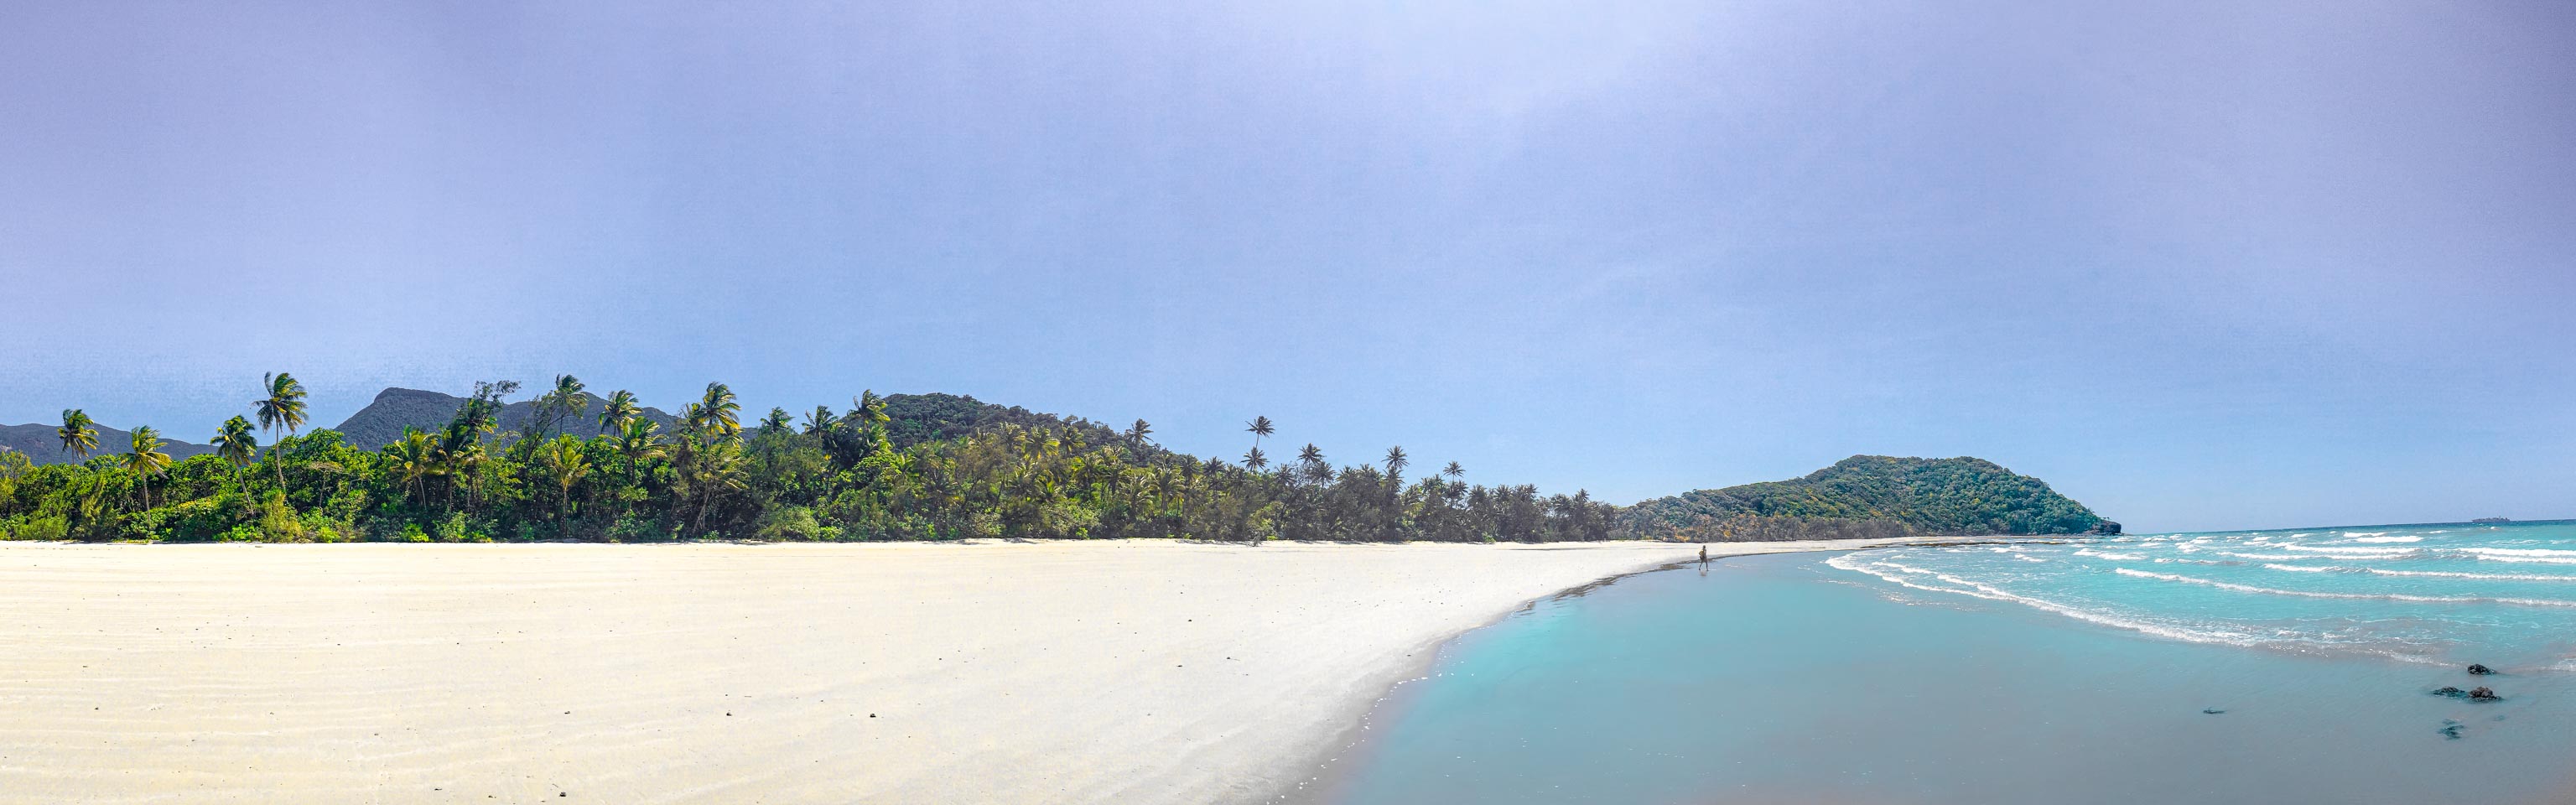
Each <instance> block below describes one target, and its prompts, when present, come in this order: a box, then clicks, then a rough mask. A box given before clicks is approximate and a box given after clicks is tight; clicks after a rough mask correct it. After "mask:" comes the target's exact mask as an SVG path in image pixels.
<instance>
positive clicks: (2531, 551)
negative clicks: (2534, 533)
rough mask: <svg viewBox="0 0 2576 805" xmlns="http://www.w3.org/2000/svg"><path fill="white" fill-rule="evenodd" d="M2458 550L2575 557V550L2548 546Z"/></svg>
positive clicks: (2493, 553) (2509, 554)
mask: <svg viewBox="0 0 2576 805" xmlns="http://www.w3.org/2000/svg"><path fill="white" fill-rule="evenodd" d="M2460 550H2463V551H2467V552H2469V553H2474V554H2480V555H2492V556H2565V557H2569V558H2576V551H2561V550H2552V549H2549V548H2461V549H2460Z"/></svg>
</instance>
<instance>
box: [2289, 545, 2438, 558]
mask: <svg viewBox="0 0 2576 805" xmlns="http://www.w3.org/2000/svg"><path fill="white" fill-rule="evenodd" d="M2273 550H2278V551H2295V552H2301V553H2322V554H2332V555H2336V556H2407V555H2410V554H2413V553H2415V552H2416V551H2419V550H2422V549H2421V548H2358V547H2353V546H2349V545H2282V546H2278V547H2275V548H2273Z"/></svg>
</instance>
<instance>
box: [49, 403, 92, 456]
mask: <svg viewBox="0 0 2576 805" xmlns="http://www.w3.org/2000/svg"><path fill="white" fill-rule="evenodd" d="M54 435H55V436H59V437H62V440H63V452H66V453H75V454H78V455H79V456H80V457H81V459H82V460H84V461H86V460H88V459H89V454H91V453H94V452H97V451H98V423H97V422H93V421H91V420H90V418H89V413H88V412H86V411H82V410H81V409H78V408H67V409H64V410H63V426H62V427H59V428H55V429H54Z"/></svg>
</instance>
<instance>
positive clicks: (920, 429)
mask: <svg viewBox="0 0 2576 805" xmlns="http://www.w3.org/2000/svg"><path fill="white" fill-rule="evenodd" d="M572 398H573V399H575V400H578V401H579V402H578V404H577V405H575V406H573V407H574V409H575V410H580V411H587V412H595V411H598V410H599V409H600V405H601V402H602V401H601V399H600V398H599V397H598V396H597V395H594V394H591V393H589V392H587V391H584V392H576V393H574V394H573V396H572ZM465 399H466V398H464V397H458V396H456V395H453V394H441V393H439V392H435V391H422V390H419V389H406V388H388V389H385V390H384V391H381V392H377V393H376V399H375V402H372V403H368V404H367V407H365V408H361V409H358V412H357V413H355V414H351V415H349V418H348V419H346V420H343V421H341V423H340V424H339V425H337V426H334V427H332V428H331V429H332V430H336V431H339V432H340V438H341V440H342V441H345V442H348V443H349V444H350V445H351V446H354V447H359V448H363V449H368V450H374V449H378V448H381V447H384V446H385V445H389V444H393V443H394V442H396V441H399V440H401V439H402V434H403V429H404V428H419V429H421V430H437V429H439V428H442V427H445V426H446V425H447V421H448V420H449V419H451V418H454V417H455V416H456V411H457V409H459V408H462V407H464V406H465ZM883 401H884V405H885V413H886V416H887V418H888V419H887V421H886V423H885V430H886V438H887V439H889V440H890V441H892V442H894V446H896V447H911V446H913V445H916V444H920V443H922V442H931V441H940V440H945V439H955V438H958V437H961V436H965V435H967V434H971V433H975V432H978V431H985V430H991V429H994V428H997V427H1000V426H1002V425H1004V424H1012V425H1019V426H1021V427H1029V428H1041V427H1064V426H1068V425H1077V426H1079V427H1082V428H1084V429H1085V430H1087V431H1090V432H1091V435H1092V436H1094V437H1099V436H1104V435H1110V434H1113V433H1115V431H1113V430H1111V429H1110V428H1108V427H1107V426H1103V425H1098V424H1094V423H1090V422H1088V421H1085V420H1082V419H1079V418H1073V419H1067V418H1064V417H1058V416H1055V415H1053V414H1041V413H1036V412H1033V411H1030V410H1028V409H1025V408H1021V407H1019V406H1016V405H1014V406H1009V407H1004V406H999V405H994V404H992V403H987V402H981V401H978V400H976V399H975V398H973V397H960V396H957V395H954V394H937V393H932V394H890V395H886V396H885V397H884V398H883ZM538 413H539V409H538V404H537V401H536V400H521V401H518V402H514V403H508V404H505V405H503V406H501V419H500V425H499V428H498V429H496V430H495V431H494V432H493V440H494V441H495V442H496V443H507V442H509V441H511V440H514V439H516V438H518V437H519V436H520V435H521V434H522V433H524V432H525V430H526V429H527V427H528V425H529V423H530V421H531V420H534V419H535V418H536V417H537V416H538ZM637 415H638V416H641V417H643V418H645V419H648V420H651V421H652V422H653V424H656V425H659V426H661V427H662V428H664V429H666V430H667V429H669V428H671V427H672V426H674V425H676V424H678V423H679V421H680V418H679V417H676V416H673V415H671V414H669V413H665V412H664V411H662V409H659V408H652V407H645V408H643V409H641V410H640V411H638V412H637ZM44 429H45V433H46V434H47V435H48V437H50V436H51V434H52V433H53V429H52V427H50V426H45V427H44ZM550 432H556V433H570V434H572V435H574V436H578V437H582V438H589V437H592V436H601V435H606V433H607V431H605V430H604V429H603V426H601V425H600V424H599V422H597V421H596V420H593V419H589V418H583V419H580V420H578V421H565V422H562V423H559V424H558V425H557V426H556V427H554V428H552V429H551V431H550ZM204 449H211V448H201V449H200V452H203V450H204ZM192 455H193V454H192Z"/></svg>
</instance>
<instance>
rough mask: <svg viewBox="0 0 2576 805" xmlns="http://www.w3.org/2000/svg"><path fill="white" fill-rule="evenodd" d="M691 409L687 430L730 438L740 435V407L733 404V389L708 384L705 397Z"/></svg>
mask: <svg viewBox="0 0 2576 805" xmlns="http://www.w3.org/2000/svg"><path fill="white" fill-rule="evenodd" d="M696 406H697V407H696V408H694V409H691V410H692V413H693V416H692V417H691V418H690V420H689V429H690V430H695V431H698V432H701V433H706V434H708V435H712V436H720V437H730V436H735V435H738V434H740V433H742V421H741V419H740V418H739V417H740V415H741V413H742V405H741V404H740V403H736V402H734V399H733V389H731V388H727V387H725V384H723V383H708V384H707V393H706V396H704V397H702V398H700V399H699V400H698V402H697V403H696Z"/></svg>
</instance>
